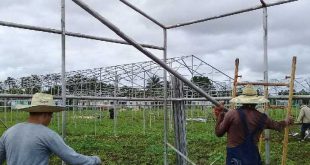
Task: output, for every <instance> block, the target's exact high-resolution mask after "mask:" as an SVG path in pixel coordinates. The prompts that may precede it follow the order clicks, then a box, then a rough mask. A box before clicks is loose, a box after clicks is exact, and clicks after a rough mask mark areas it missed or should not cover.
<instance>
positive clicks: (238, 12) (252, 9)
mask: <svg viewBox="0 0 310 165" xmlns="http://www.w3.org/2000/svg"><path fill="white" fill-rule="evenodd" d="M294 1H298V0H284V1H279V2H274V3H270V4H266V6H264V5H259V6H255V7H251V8H247V9H242V10H237V11H234V12H230V13H226V14H222V15H218V16H213V17H209V18H204V19H199V20H195V21H190V22H186V23H179V24H176V25H170V26H166V28H167V29H172V28H177V27H182V26H187V25H192V24H196V23H201V22H206V21H211V20H215V19H219V18H224V17H228V16H232V15H237V14H241V13H246V12H250V11H254V10H258V9H262V8H264V7H271V6H276V5H281V4H285V3H290V2H294Z"/></svg>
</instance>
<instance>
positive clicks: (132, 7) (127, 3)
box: [120, 0, 166, 29]
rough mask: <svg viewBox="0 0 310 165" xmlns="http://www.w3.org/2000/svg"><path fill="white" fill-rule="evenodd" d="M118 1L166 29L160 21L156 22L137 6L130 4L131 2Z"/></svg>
mask: <svg viewBox="0 0 310 165" xmlns="http://www.w3.org/2000/svg"><path fill="white" fill-rule="evenodd" d="M120 1H121V2H123V3H124V4H125V5H127V6H128V7H130V8H131V9H133V10H135V11H136V12H138V13H140V14H141V15H143V16H144V17H146V18H147V19H149V20H150V21H152V22H153V23H155V24H156V25H158V26H160V27H161V28H163V29H166V27H165V26H164V25H163V24H161V23H160V22H158V21H157V20H155V19H154V18H152V17H151V16H149V15H147V14H146V13H144V12H143V11H142V10H140V9H138V8H137V7H135V6H134V5H132V4H131V3H129V2H127V1H126V0H120Z"/></svg>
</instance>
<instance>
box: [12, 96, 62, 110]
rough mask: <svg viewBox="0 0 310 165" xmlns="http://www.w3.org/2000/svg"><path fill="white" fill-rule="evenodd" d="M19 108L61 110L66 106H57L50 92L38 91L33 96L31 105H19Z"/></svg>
mask: <svg viewBox="0 0 310 165" xmlns="http://www.w3.org/2000/svg"><path fill="white" fill-rule="evenodd" d="M17 109H20V110H23V111H27V112H60V111H63V110H64V107H61V106H56V104H55V101H54V100H53V96H52V95H50V94H45V93H36V94H34V95H33V96H32V100H31V105H19V106H17Z"/></svg>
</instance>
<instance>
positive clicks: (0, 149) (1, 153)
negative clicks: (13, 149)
mask: <svg viewBox="0 0 310 165" xmlns="http://www.w3.org/2000/svg"><path fill="white" fill-rule="evenodd" d="M5 157H6V153H5V146H4V143H3V135H2V137H1V139H0V165H1V164H3V163H4V161H5V159H6V158H5Z"/></svg>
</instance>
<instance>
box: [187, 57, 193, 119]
mask: <svg viewBox="0 0 310 165" xmlns="http://www.w3.org/2000/svg"><path fill="white" fill-rule="evenodd" d="M191 60H192V67H191V69H192V70H191V76H192V79H191V80H193V77H194V56H193V55H192V58H191ZM193 92H194V91H193V89H192V88H191V93H192V94H191V98H193ZM187 103H188V102H187ZM187 103H186V104H187ZM190 106H191V118H192V119H193V118H194V116H193V101H191V105H190Z"/></svg>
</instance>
